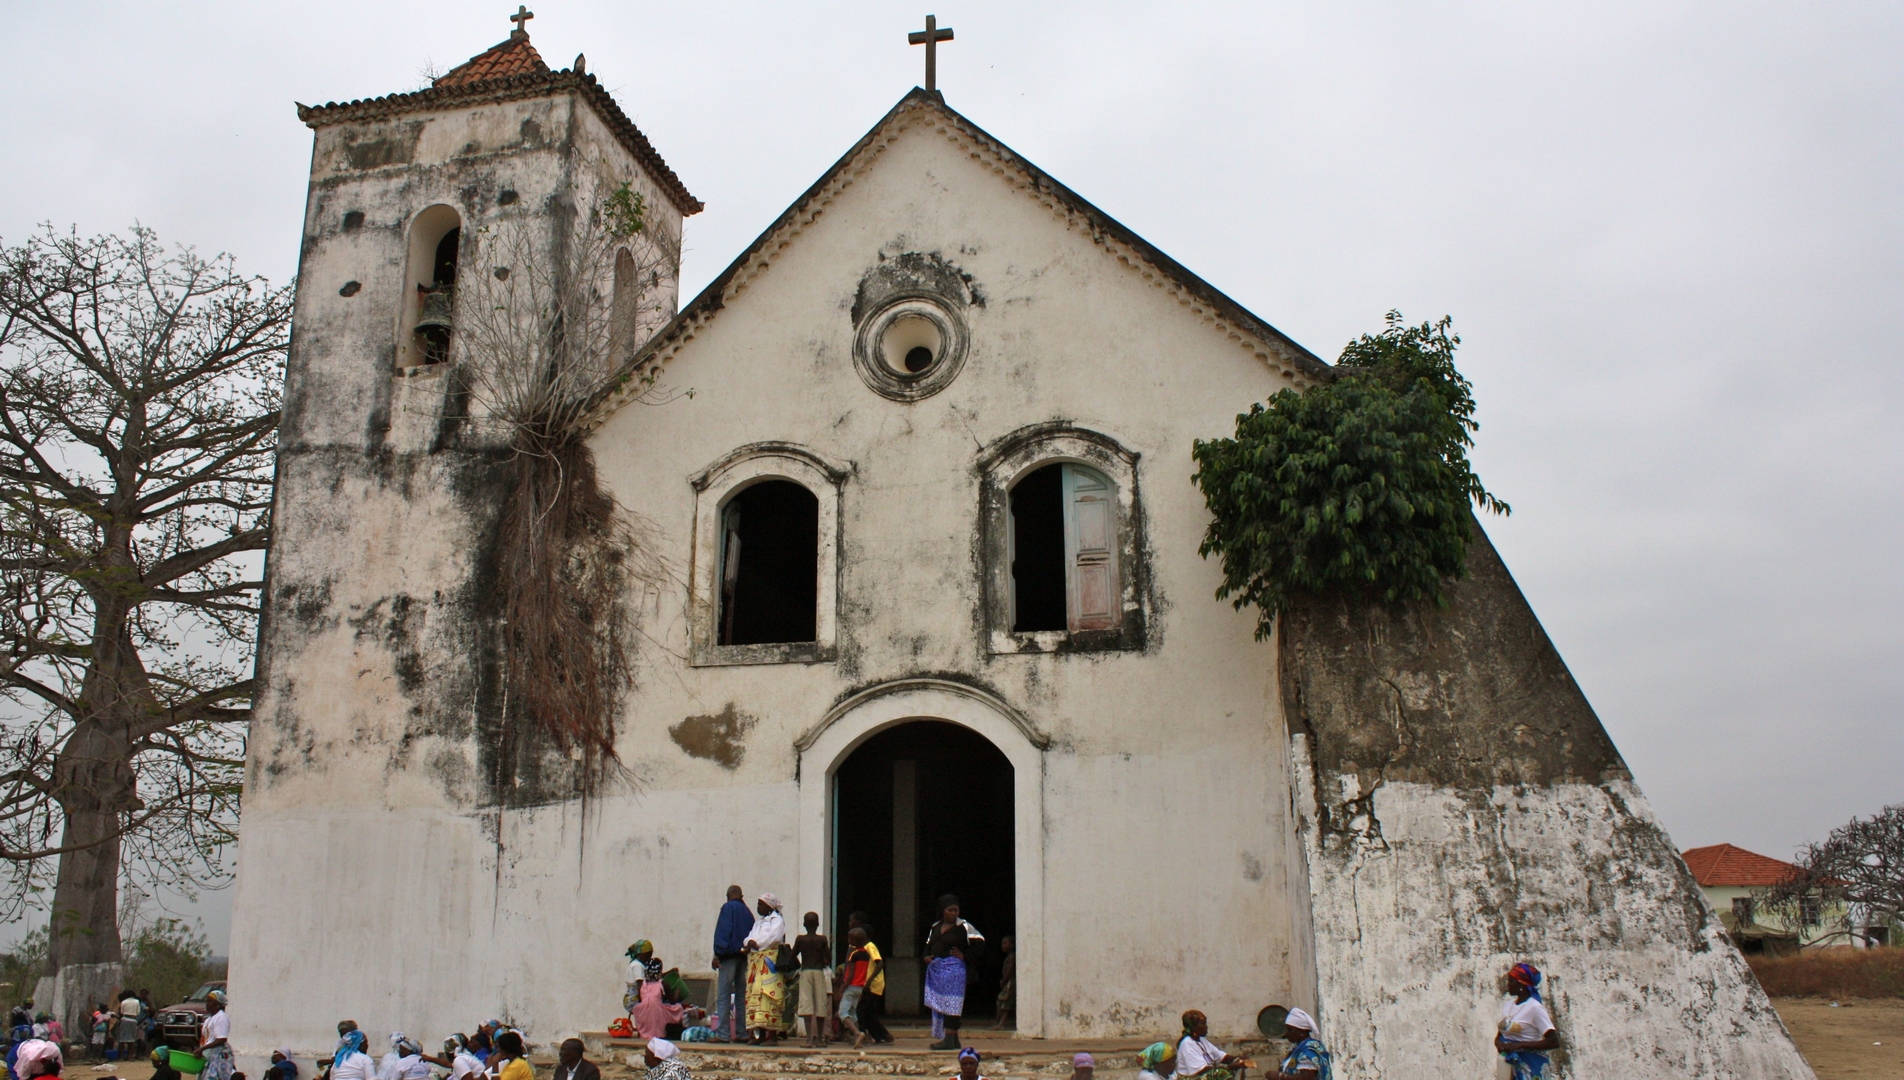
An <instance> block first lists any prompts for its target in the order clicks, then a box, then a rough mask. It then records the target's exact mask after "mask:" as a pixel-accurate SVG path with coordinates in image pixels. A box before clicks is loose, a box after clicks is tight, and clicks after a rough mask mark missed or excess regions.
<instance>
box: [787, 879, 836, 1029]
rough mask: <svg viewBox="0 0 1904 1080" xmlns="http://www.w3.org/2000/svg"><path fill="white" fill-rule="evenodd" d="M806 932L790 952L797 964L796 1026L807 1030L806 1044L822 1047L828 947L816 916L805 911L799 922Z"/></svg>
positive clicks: (828, 999) (829, 998) (829, 957)
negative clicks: (797, 1018)
mask: <svg viewBox="0 0 1904 1080" xmlns="http://www.w3.org/2000/svg"><path fill="white" fill-rule="evenodd" d="M801 921H802V922H804V923H805V924H806V928H807V930H806V933H804V934H801V935H800V936H799V937H797V938H795V939H793V952H794V955H795V956H796V957H798V958H799V961H800V1023H801V1025H802V1026H804V1027H805V1028H806V1029H807V1045H808V1046H813V1047H819V1046H825V1045H826V1014H827V1012H828V1009H827V1006H828V1005H830V1004H832V1000H833V999H832V995H831V994H830V993H828V991H830V990H831V989H832V987H831V986H830V985H829V984H830V983H831V982H832V979H831V978H830V976H831V972H830V971H828V966H829V962H830V961H831V960H832V948H833V947H832V945H831V943H829V942H828V941H827V940H826V935H825V934H822V933H820V913H819V912H817V911H809V912H807V914H806V918H805V919H803V920H801Z"/></svg>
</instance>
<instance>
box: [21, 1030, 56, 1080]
mask: <svg viewBox="0 0 1904 1080" xmlns="http://www.w3.org/2000/svg"><path fill="white" fill-rule="evenodd" d="M15 1049H16V1050H17V1051H18V1053H17V1055H16V1056H15V1057H14V1060H13V1075H14V1076H16V1077H18V1078H19V1080H32V1078H33V1077H36V1076H58V1075H59V1074H60V1069H61V1068H62V1067H64V1064H65V1063H64V1062H63V1061H62V1060H61V1058H60V1048H59V1045H58V1044H56V1043H51V1042H48V1041H46V1040H45V1039H28V1040H26V1041H25V1042H23V1043H21V1044H20V1045H19V1046H17V1047H16V1048H15Z"/></svg>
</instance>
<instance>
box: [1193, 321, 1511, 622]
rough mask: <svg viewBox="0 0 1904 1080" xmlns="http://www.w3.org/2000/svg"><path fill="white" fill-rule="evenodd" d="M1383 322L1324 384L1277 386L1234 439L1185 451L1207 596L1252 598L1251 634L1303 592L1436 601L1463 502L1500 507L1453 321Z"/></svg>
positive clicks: (1352, 345) (1458, 557) (1463, 547)
mask: <svg viewBox="0 0 1904 1080" xmlns="http://www.w3.org/2000/svg"><path fill="white" fill-rule="evenodd" d="M1387 322H1388V325H1387V329H1385V330H1383V331H1382V332H1381V333H1380V334H1377V335H1374V336H1370V335H1367V334H1364V335H1363V336H1362V337H1361V338H1359V339H1358V340H1355V341H1351V342H1349V344H1348V346H1347V347H1346V348H1344V349H1343V350H1342V356H1341V358H1340V359H1339V360H1338V361H1337V362H1336V368H1335V378H1333V379H1331V380H1330V381H1329V382H1327V383H1324V384H1323V385H1321V386H1318V387H1315V388H1314V389H1311V390H1309V391H1307V392H1298V391H1295V390H1283V391H1280V392H1278V393H1277V394H1276V395H1275V396H1274V397H1272V398H1270V399H1269V402H1268V403H1267V406H1265V405H1264V404H1262V403H1258V404H1256V405H1252V406H1250V411H1249V412H1247V413H1244V414H1242V415H1240V416H1238V417H1237V418H1236V437H1235V438H1233V439H1211V440H1208V441H1204V440H1198V441H1197V442H1196V444H1195V446H1194V448H1193V450H1192V454H1193V456H1194V457H1195V458H1196V462H1197V472H1196V475H1195V477H1194V479H1195V481H1196V483H1197V486H1198V487H1199V488H1201V489H1202V491H1203V498H1204V502H1205V503H1206V504H1208V506H1209V508H1210V512H1211V514H1212V515H1214V520H1212V521H1211V522H1210V527H1209V529H1208V530H1207V531H1206V532H1205V534H1204V537H1203V543H1202V545H1201V546H1200V548H1199V549H1198V550H1199V551H1200V553H1201V554H1202V555H1203V556H1204V557H1205V558H1208V557H1210V556H1211V555H1212V554H1216V555H1221V556H1222V557H1223V584H1222V585H1221V586H1220V587H1219V588H1218V589H1217V593H1216V595H1217V597H1218V599H1231V598H1234V603H1235V605H1236V607H1237V608H1238V609H1239V610H1240V609H1241V608H1242V607H1243V606H1244V605H1245V604H1251V605H1254V606H1255V607H1256V609H1257V611H1258V615H1259V617H1258V620H1257V624H1256V636H1257V637H1258V638H1264V637H1267V636H1268V635H1269V632H1270V629H1271V627H1272V626H1273V625H1274V622H1275V618H1276V614H1277V612H1279V611H1281V610H1282V609H1283V608H1284V607H1285V606H1286V605H1287V604H1288V603H1289V602H1290V600H1291V599H1292V598H1293V597H1295V596H1296V595H1298V594H1301V593H1338V594H1352V595H1361V596H1366V597H1369V598H1370V599H1379V600H1384V601H1422V600H1427V601H1433V602H1434V603H1437V604H1440V603H1443V602H1445V594H1444V592H1443V584H1444V582H1446V581H1447V580H1448V579H1450V578H1453V577H1457V576H1459V575H1461V574H1462V573H1463V572H1464V566H1465V560H1466V558H1467V553H1468V539H1469V528H1468V521H1469V510H1468V503H1469V501H1470V500H1472V501H1473V502H1474V503H1475V504H1477V505H1479V506H1481V507H1482V508H1484V509H1486V510H1490V511H1493V512H1494V513H1497V514H1507V513H1508V512H1509V507H1508V505H1507V504H1506V503H1504V502H1502V501H1501V500H1499V499H1497V498H1495V497H1494V496H1493V495H1491V494H1489V493H1488V491H1487V489H1485V488H1483V487H1482V486H1481V479H1480V477H1478V476H1476V475H1475V474H1474V470H1473V468H1472V467H1470V466H1469V464H1468V456H1467V451H1468V448H1469V447H1471V446H1473V445H1474V441H1473V439H1472V438H1471V435H1472V433H1473V432H1474V431H1475V430H1477V427H1478V425H1476V424H1475V422H1474V395H1473V393H1472V388H1471V387H1470V386H1469V384H1468V380H1466V379H1464V378H1462V377H1461V373H1460V372H1459V371H1456V370H1455V366H1454V351H1455V347H1456V346H1457V345H1459V344H1460V343H1461V339H1460V338H1459V337H1457V336H1455V335H1454V334H1451V333H1450V332H1449V327H1451V326H1452V325H1453V320H1452V319H1450V318H1446V317H1444V318H1443V319H1442V320H1441V321H1440V322H1437V323H1432V324H1430V323H1422V324H1421V325H1420V326H1408V325H1406V324H1404V323H1403V322H1402V316H1401V312H1399V311H1391V312H1389V313H1388V319H1387Z"/></svg>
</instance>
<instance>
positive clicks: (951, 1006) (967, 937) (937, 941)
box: [925, 893, 985, 1050]
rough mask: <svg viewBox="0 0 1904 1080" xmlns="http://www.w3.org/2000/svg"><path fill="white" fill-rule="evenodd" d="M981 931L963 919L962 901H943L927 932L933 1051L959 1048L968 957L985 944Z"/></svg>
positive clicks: (927, 997) (947, 897)
mask: <svg viewBox="0 0 1904 1080" xmlns="http://www.w3.org/2000/svg"><path fill="white" fill-rule="evenodd" d="M984 941H985V936H984V935H983V934H980V933H979V932H978V928H977V927H975V926H973V925H972V924H971V923H969V922H966V921H965V920H964V919H961V918H959V898H958V897H956V896H953V895H952V894H951V893H947V894H945V895H944V896H941V897H939V918H938V920H937V921H936V922H934V923H933V924H932V925H931V927H929V928H928V929H927V930H926V953H925V954H926V956H927V957H928V958H929V962H928V963H927V964H926V992H925V1001H926V1008H928V1009H931V1010H932V1034H933V1036H934V1037H935V1038H937V1039H938V1040H939V1041H938V1042H936V1043H933V1044H932V1046H931V1049H933V1050H957V1049H958V1048H959V1024H960V1022H961V1021H960V1017H962V1016H963V1015H964V1014H965V984H966V967H965V954H966V951H967V950H968V949H971V948H972V947H973V946H975V945H979V944H983V943H984Z"/></svg>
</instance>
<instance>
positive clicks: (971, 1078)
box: [959, 1046, 985, 1080]
mask: <svg viewBox="0 0 1904 1080" xmlns="http://www.w3.org/2000/svg"><path fill="white" fill-rule="evenodd" d="M959 1080H985V1078H984V1077H983V1076H980V1075H979V1072H978V1048H977V1047H975V1046H968V1047H965V1048H964V1049H962V1050H960V1051H959Z"/></svg>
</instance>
